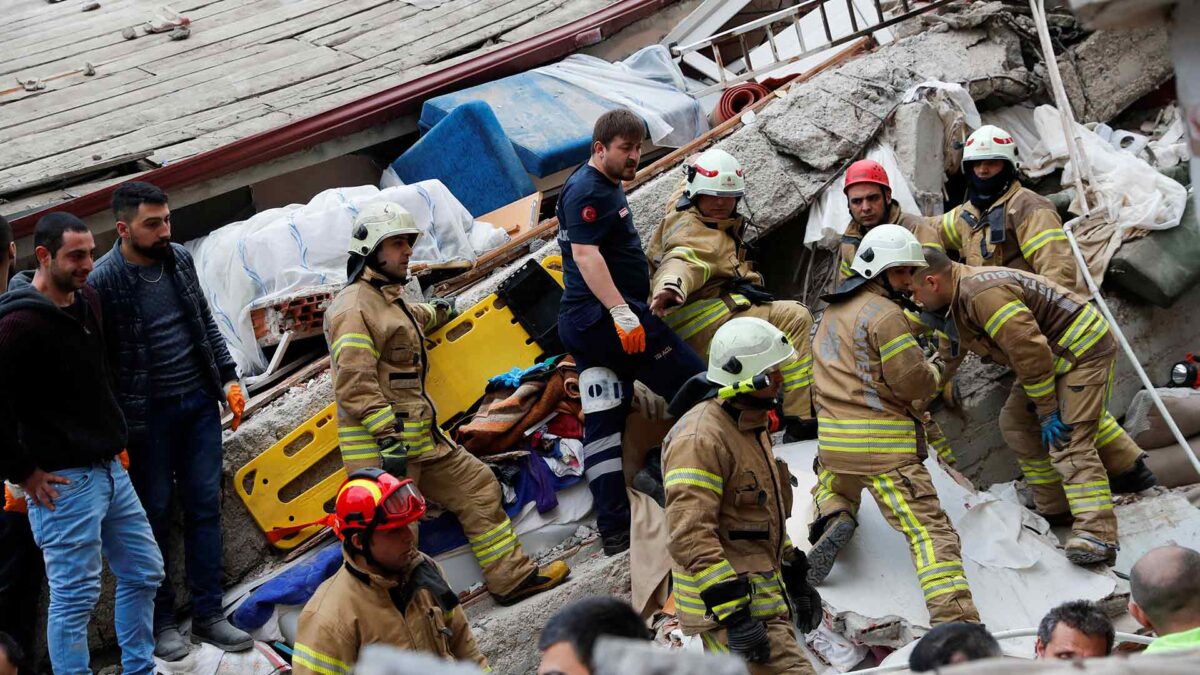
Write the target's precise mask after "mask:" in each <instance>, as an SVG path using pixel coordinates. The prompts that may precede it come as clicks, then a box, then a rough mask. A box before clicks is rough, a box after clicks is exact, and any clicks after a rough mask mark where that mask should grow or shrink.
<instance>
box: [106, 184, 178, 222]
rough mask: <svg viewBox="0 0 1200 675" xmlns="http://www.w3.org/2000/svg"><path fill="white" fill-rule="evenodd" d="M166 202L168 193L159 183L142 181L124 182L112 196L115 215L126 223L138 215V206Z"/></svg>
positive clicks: (156, 204)
mask: <svg viewBox="0 0 1200 675" xmlns="http://www.w3.org/2000/svg"><path fill="white" fill-rule="evenodd" d="M166 203H167V193H165V192H163V191H162V189H160V188H159V187H158V186H157V185H151V184H150V183H143V182H141V181H131V182H129V183H122V184H121V186H120V187H118V188H117V189H116V190H114V191H113V196H112V210H113V215H114V216H116V217H117V219H118V220H121V221H124V222H126V223H129V222H132V221H133V219H134V218H136V217H137V212H138V207H140V206H141V205H142V204H154V205H155V206H158V205H161V204H166Z"/></svg>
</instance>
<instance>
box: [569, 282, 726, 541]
mask: <svg viewBox="0 0 1200 675" xmlns="http://www.w3.org/2000/svg"><path fill="white" fill-rule="evenodd" d="M629 307H630V309H632V310H633V311H634V312H635V313H636V314H637V315H638V319H640V320H641V322H642V327H643V328H644V330H645V331H646V350H645V351H643V352H642V353H640V354H626V353H625V350H624V349H622V348H621V340H620V338H619V337H617V331H616V329H615V328H614V327H613V323H612V319H611V318H610V317H609V315H608V312H606V311H604V309H603V308H602V307H600V306H599V304H596V305H595V307H594V308H592V307H591V306H586V307H581V308H578V309H579V310H581V311H577V312H576V311H572V310H567V311H566V312H564V313H563V314H561V315H560V316H559V321H558V335H559V337H560V338H561V339H562V342H563V345H564V346H565V347H566V348H567V351H569V352H570V353H571V356H573V357H575V365H576V367H577V368H578V370H579V374H580V377H581V379H582V376H583V373H584V372H585V371H587V370H588V369H590V368H607V369H609V370H611V371H612V372H613V373H615V376H616V378H617V384H616V385H615V386H616V387H617V389H618V391H619V393H620V397H621V401H620V404H619V405H616V406H615V407H612V408H609V409H607V410H601V411H598V412H593V413H590V414H589V413H586V412H585V414H584V420H583V468H584V475H586V476H587V480H588V488H589V489H590V490H591V492H592V501H593V504H594V505H595V509H596V524H597V526H598V527H599V529H600V534H601V535H603V536H611V535H617V534H621V533H624V532H628V531H629V497H628V496H627V495H626V494H625V472H624V465H623V463H622V460H621V440H622V436H623V435H624V433H625V418H626V417H627V416H628V415H629V407H630V404H631V402H632V400H633V382H634V380H638V381H640V382H642V384H645V385H646V386H647V387H649V388H650V390H651V391H653V392H654V393H656V394H658V395H659V396H662V397H663V398H665V399H667V401H670V400H671V399H672V398H674V397H675V394H676V392H678V391H679V388H680V387H682V386H683V383H684V382H686V381H687V380H688V378H690V377H692V376H693V375H695V374H697V373H701V372H704V370H705V364H704V361H702V360H701V359H700V357H699V356H698V355H697V354H696V352H695V351H693V350H692V348H691V347H689V346H687V344H685V343H684V341H683V340H681V339H680V338H679V336H678V335H676V334H675V332H674V331H672V330H671V329H670V328H668V327H667V325H666V324H665V323H663V322H662V320H661V319H659V318H658V317H656V316H654V315H653V314H651V313H650V311H649V310H648V309H647V308H646V305H644V304H642V303H632V302H631V303H629ZM589 310H594V311H589ZM584 395H585V396H586V392H585V393H584ZM585 409H586V404H585Z"/></svg>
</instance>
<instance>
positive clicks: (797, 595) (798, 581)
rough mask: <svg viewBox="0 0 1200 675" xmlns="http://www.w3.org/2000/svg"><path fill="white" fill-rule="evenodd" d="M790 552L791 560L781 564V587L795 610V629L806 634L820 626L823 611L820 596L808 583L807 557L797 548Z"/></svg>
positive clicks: (823, 614) (823, 615)
mask: <svg viewBox="0 0 1200 675" xmlns="http://www.w3.org/2000/svg"><path fill="white" fill-rule="evenodd" d="M792 552H793V553H792V559H791V560H790V561H789V562H785V563H783V585H784V588H786V589H787V593H788V596H789V597H791V599H792V605H793V606H794V607H795V610H796V615H795V617H793V618H794V620H795V622H796V628H799V629H800V632H801V633H806V634H807V633H811V632H812V631H814V630H816V628H817V626H820V625H821V619H823V618H824V617H825V610H824V609H823V607H822V605H821V594H820V593H817V589H815V588H813V587H812V586H811V585H810V584H809V583H808V556H806V555H804V551H801V550H800V549H798V548H793V549H792Z"/></svg>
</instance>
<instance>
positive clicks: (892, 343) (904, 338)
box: [879, 333, 921, 363]
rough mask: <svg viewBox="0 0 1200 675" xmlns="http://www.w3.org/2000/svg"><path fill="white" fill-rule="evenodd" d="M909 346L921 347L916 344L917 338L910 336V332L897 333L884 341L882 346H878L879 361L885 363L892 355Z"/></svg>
mask: <svg viewBox="0 0 1200 675" xmlns="http://www.w3.org/2000/svg"><path fill="white" fill-rule="evenodd" d="M909 347H915V348H917V349H920V348H921V346H920V345H919V344H917V339H916V338H915V337H913V336H912V333H905V334H903V335H898V336H896V337H894V338H892V339H891V340H888V341H887V342H885V343H884V344H883V346H882V347H880V348H879V362H880V363H887V362H888V361H889V360H891V358H892V357H893V356H896V355H897V354H899V353H900V352H902V351H904V350H905V349H908V348H909Z"/></svg>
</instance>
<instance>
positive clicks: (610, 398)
mask: <svg viewBox="0 0 1200 675" xmlns="http://www.w3.org/2000/svg"><path fill="white" fill-rule="evenodd" d="M579 398H580V402H581V404H582V406H583V414H584V415H589V414H591V413H598V412H604V411H605V410H612V409H613V408H616V407H618V406H620V405H621V401H622V400H623V399H624V398H625V383H624V382H622V381H621V378H619V377H617V374H616V373H615V372H613V371H612V370H611V369H609V368H602V367H594V368H588V369H587V370H585V371H583V372H582V373H580V374H579Z"/></svg>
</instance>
